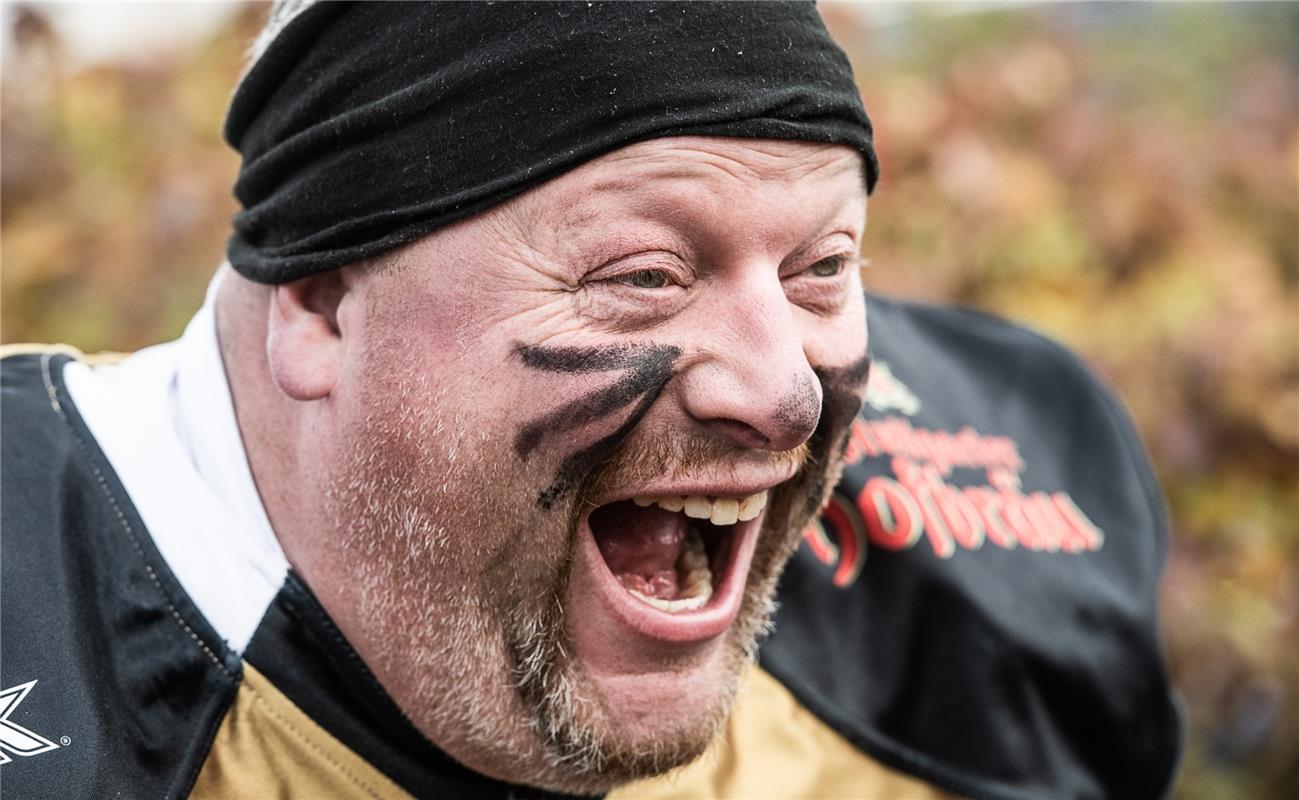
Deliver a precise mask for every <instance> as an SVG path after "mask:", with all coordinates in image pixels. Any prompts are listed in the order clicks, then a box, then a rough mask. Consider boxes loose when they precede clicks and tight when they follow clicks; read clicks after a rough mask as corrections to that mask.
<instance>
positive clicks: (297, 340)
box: [266, 269, 348, 401]
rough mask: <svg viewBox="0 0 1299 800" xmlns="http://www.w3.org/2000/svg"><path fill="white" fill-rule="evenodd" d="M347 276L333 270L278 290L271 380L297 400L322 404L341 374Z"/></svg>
mask: <svg viewBox="0 0 1299 800" xmlns="http://www.w3.org/2000/svg"><path fill="white" fill-rule="evenodd" d="M342 273H343V270H338V269H334V270H329V271H327V272H322V273H320V274H319V275H312V276H310V277H306V278H300V279H299V280H296V281H293V282H292V283H285V284H281V285H279V286H276V287H275V288H274V289H273V290H272V292H271V303H270V319H269V320H268V321H267V328H266V358H267V362H268V364H269V366H270V370H271V378H272V379H273V380H274V381H275V384H276V385H277V386H278V387H279V388H280V391H282V392H284V394H286V395H288V396H289V397H291V398H292V399H294V400H301V401H307V400H320V399H322V398H325V397H328V396H329V395H330V393H332V392H333V390H334V385H335V383H336V382H337V380H338V376H339V373H340V371H341V370H342V358H343V352H344V350H343V334H342V331H341V329H340V327H339V324H338V319H339V315H338V311H339V306H340V305H341V304H342V302H343V299H344V298H345V297H346V296H347V291H348V287H347V284H346V282H345V280H344V276H343V274H342Z"/></svg>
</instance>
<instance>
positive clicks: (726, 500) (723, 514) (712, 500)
mask: <svg viewBox="0 0 1299 800" xmlns="http://www.w3.org/2000/svg"><path fill="white" fill-rule="evenodd" d="M632 501H633V502H635V503H636V505H638V506H641V507H642V508H644V507H646V506H658V507H659V508H662V509H666V510H668V511H685V512H686V516H687V517H690V518H691V519H706V520H708V521H709V522H711V523H713V524H714V525H734V524H735V523H736V522H737V521H738V522H747V521H749V520H751V519H753V518H754V517H756V516H758V514H760V513H762V509H763V508H765V507H766V505H767V492H766V490H763V491H761V492H758V493H757V494H751V495H749V496H748V497H744V498H741V499H739V500H737V499H735V498H734V497H705V496H703V495H699V494H688V495H684V496H683V495H676V494H674V495H668V496H667V497H652V496H646V497H633V498H632Z"/></svg>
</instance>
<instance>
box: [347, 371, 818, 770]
mask: <svg viewBox="0 0 1299 800" xmlns="http://www.w3.org/2000/svg"><path fill="white" fill-rule="evenodd" d="M432 394H433V393H432V392H431V391H430V390H429V387H428V386H426V385H425V380H424V376H418V377H416V378H414V379H411V380H409V381H407V382H406V385H404V386H402V387H401V390H400V391H393V390H392V388H391V387H390V389H389V390H388V391H384V392H380V393H378V394H376V396H375V397H374V398H373V402H374V405H373V406H372V408H373V413H372V414H370V415H369V416H368V417H367V421H366V423H365V424H364V425H363V426H360V430H359V432H358V433H359V435H358V436H357V437H356V439H355V441H354V442H352V443H351V445H350V446H349V447H348V448H347V449H346V450H345V452H344V453H343V454H341V455H342V457H341V458H339V459H338V460H336V461H335V463H336V464H338V465H339V466H340V467H341V468H340V469H337V470H336V471H334V472H333V474H332V475H330V476H329V477H328V478H327V481H328V484H329V485H328V486H327V488H326V492H325V496H326V503H327V506H328V511H329V513H330V514H331V516H332V519H333V520H335V522H336V540H337V542H338V545H339V558H340V561H341V563H342V564H344V565H346V569H348V570H350V571H351V573H352V579H353V586H352V589H351V597H350V602H351V603H352V604H353V609H354V617H355V618H356V619H357V620H359V624H358V625H357V628H358V631H357V632H356V635H357V636H364V639H365V642H364V646H358V650H361V651H362V655H363V657H364V658H365V660H366V661H367V663H368V664H369V666H370V667H371V669H372V671H373V672H374V673H375V674H376V676H377V677H378V678H379V680H380V682H381V683H383V684H384V685H385V687H386V688H388V690H389V691H390V693H392V694H393V696H394V699H395V700H396V701H397V703H398V705H399V706H400V707H401V708H402V709H403V711H405V713H406V714H407V716H408V717H409V718H410V720H411V721H412V722H413V723H414V724H415V726H416V727H417V728H419V729H420V730H421V732H422V733H424V734H425V735H426V736H428V737H429V738H430V739H431V740H432V741H434V742H435V743H437V744H439V745H440V746H442V747H443V749H445V750H446V751H447V752H448V753H450V754H451V755H452V756H453V757H455V758H457V760H460V761H462V762H463V763H465V764H467V765H468V766H471V767H474V768H476V769H478V770H479V771H481V772H485V773H487V774H492V775H495V776H496V777H499V778H502V779H505V780H508V781H509V782H512V783H522V784H528V785H534V786H541V787H545V788H548V789H553V790H560V791H569V792H601V791H607V790H608V789H610V788H612V787H613V786H616V785H619V784H622V783H626V782H629V781H632V780H636V779H640V778H644V777H649V776H653V775H658V774H661V773H663V772H666V771H669V770H671V769H673V768H676V767H679V766H682V765H684V764H687V763H689V762H691V761H693V760H694V759H695V758H697V757H698V756H699V755H700V754H702V753H703V752H704V750H705V749H707V747H708V745H709V744H710V743H711V742H712V741H713V740H714V739H715V738H716V736H717V734H718V732H719V731H720V730H721V728H722V727H723V725H724V724H725V722H726V719H727V717H728V716H729V713H730V708H731V705H732V702H733V700H734V697H735V695H736V691H737V689H738V686H739V683H740V678H741V674H742V672H743V670H744V669H745V667H746V666H747V665H749V664H751V663H752V662H753V661H754V659H755V655H756V651H757V644H758V641H759V640H760V639H761V638H762V636H764V635H765V634H766V633H767V632H768V630H769V628H770V618H771V614H772V612H773V611H774V608H775V604H774V601H773V597H774V594H775V587H776V583H777V580H778V578H779V575H780V572H781V570H782V569H783V567H784V564H785V562H786V561H787V559H788V558H789V556H790V555H791V554H792V553H793V551H794V549H795V548H796V547H797V545H798V542H799V539H800V534H801V532H802V530H803V528H804V527H805V526H806V524H807V523H808V521H809V520H810V519H811V516H812V515H813V514H815V513H816V511H817V510H818V509H819V508H820V506H821V504H822V502H823V501H824V500H825V497H826V496H827V495H828V493H829V491H830V489H831V488H833V486H834V483H835V481H836V480H837V478H838V469H837V468H838V467H839V466H840V465H841V463H842V460H841V458H839V457H838V455H839V453H841V451H842V442H838V443H834V442H831V441H829V440H830V438H835V439H839V438H841V437H828V436H824V435H823V434H821V433H820V432H818V434H817V436H816V437H814V441H813V442H812V446H813V450H812V457H811V458H810V459H809V461H808V462H807V465H806V466H805V468H804V469H803V470H802V472H800V474H799V475H798V476H797V477H796V478H795V479H793V480H792V481H789V482H787V483H786V484H784V485H782V486H780V487H778V488H777V489H776V490H775V491H774V492H773V494H772V498H771V502H770V503H769V504H768V508H767V511H766V515H765V521H764V524H763V530H762V534H761V535H760V537H759V539H758V542H757V545H756V549H755V552H754V555H753V560H752V565H751V567H750V572H749V580H748V584H747V586H746V590H745V594H744V597H743V600H742V603H741V609H740V613H739V616H738V618H737V620H736V622H735V623H734V624H733V625H732V627H731V629H730V630H729V631H728V632H727V634H726V636H727V642H726V644H725V648H724V654H723V659H724V668H723V670H722V673H723V674H724V675H725V676H726V677H725V681H724V682H723V685H720V686H718V689H717V691H716V692H715V693H714V695H713V696H712V697H710V698H700V705H699V707H698V708H699V712H698V715H697V716H695V717H693V718H692V719H688V720H680V721H679V724H678V725H676V726H675V727H673V728H672V729H671V732H670V733H669V734H667V735H660V736H655V737H654V738H650V739H645V738H643V737H642V738H640V739H637V738H634V737H630V736H628V735H627V734H626V733H625V731H624V730H622V729H621V726H620V725H619V724H618V720H617V719H616V718H614V717H613V715H612V714H611V713H610V712H609V710H608V709H606V708H605V707H604V706H603V705H602V703H601V701H600V698H599V696H598V694H597V692H596V691H595V690H594V689H593V687H592V686H591V683H590V681H589V679H588V678H587V677H586V675H585V674H584V670H583V667H582V664H581V662H580V660H579V659H577V658H575V657H574V656H575V653H574V648H573V646H572V643H571V641H570V639H569V637H568V635H567V632H566V620H565V616H566V614H565V608H564V606H563V604H562V598H563V597H564V596H565V589H566V588H567V584H568V580H569V575H570V571H571V569H572V566H573V562H574V559H575V557H576V552H577V535H578V534H577V530H578V521H579V518H580V513H581V511H582V509H581V504H580V503H579V502H578V501H577V500H573V501H571V502H570V503H569V504H568V508H567V509H560V510H556V511H550V512H547V511H542V510H540V509H538V508H537V507H536V505H535V504H534V502H533V500H534V498H535V496H536V491H537V490H536V487H535V486H533V485H531V484H530V483H528V481H527V480H526V478H524V479H522V480H521V477H520V476H521V475H524V474H525V473H523V472H522V471H521V470H520V469H519V465H518V462H517V460H516V458H515V456H514V454H513V453H512V452H510V451H509V450H508V448H506V447H504V446H502V443H503V440H504V438H506V437H501V436H489V435H487V434H485V433H482V432H479V433H474V431H475V430H476V429H475V428H473V427H472V426H471V425H470V423H469V421H468V420H466V419H461V418H457V417H454V416H447V415H446V414H445V412H441V411H433V410H430V409H445V408H447V405H446V404H445V403H442V402H440V400H439V399H437V398H435V399H434V402H430V403H428V404H427V405H426V406H424V407H423V410H420V409H416V408H415V407H414V406H413V405H412V404H410V403H408V402H406V401H405V398H412V397H414V398H421V397H422V398H427V397H431V396H432ZM817 439H820V440H821V441H817ZM635 458H636V456H635V454H634V452H633V451H631V450H630V449H629V448H623V449H621V450H620V452H619V453H616V454H615V455H614V456H613V457H612V459H611V460H610V462H608V463H607V464H606V465H605V467H604V468H602V469H601V471H600V473H601V474H594V475H592V476H589V478H588V481H587V486H590V485H591V484H593V483H596V482H598V481H599V480H600V479H601V476H602V475H604V476H607V475H609V474H619V473H625V472H627V471H628V470H627V466H628V465H627V463H626V461H627V460H628V459H633V460H634V459H635ZM632 471H634V469H633V470H632ZM543 485H544V482H543ZM466 487H472V489H468V490H466ZM582 496H583V492H581V491H579V492H577V493H576V497H577V498H580V497H582ZM345 633H348V635H349V638H353V643H354V644H358V645H360V644H361V643H359V642H357V641H356V638H355V637H354V634H353V632H351V631H345Z"/></svg>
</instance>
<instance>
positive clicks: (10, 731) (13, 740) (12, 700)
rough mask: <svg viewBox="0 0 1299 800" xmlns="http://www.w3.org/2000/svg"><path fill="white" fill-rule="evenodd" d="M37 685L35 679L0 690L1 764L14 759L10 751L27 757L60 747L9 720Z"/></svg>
mask: <svg viewBox="0 0 1299 800" xmlns="http://www.w3.org/2000/svg"><path fill="white" fill-rule="evenodd" d="M35 685H36V681H34V680H33V681H28V682H27V683H21V684H19V685H17V686H15V687H13V688H12V689H5V690H4V691H3V692H0V764H8V763H9V762H10V761H12V760H13V758H12V757H11V756H10V755H9V754H10V753H12V754H13V755H16V756H23V757H26V756H34V755H38V754H40V753H47V752H49V751H50V750H57V749H58V747H59V746H58V745H57V744H55V743H54V742H51V741H50V740H49V739H46V738H45V737H44V736H41V735H40V734H38V733H33V732H32V731H29V730H27V729H26V728H24V727H23V726H21V725H19V724H18V723H16V722H11V721H10V720H9V715H10V714H12V713H13V712H14V710H15V709H17V708H18V706H19V705H21V704H22V702H23V699H24V698H26V697H27V694H28V692H30V691H31V690H32V687H33V686H35Z"/></svg>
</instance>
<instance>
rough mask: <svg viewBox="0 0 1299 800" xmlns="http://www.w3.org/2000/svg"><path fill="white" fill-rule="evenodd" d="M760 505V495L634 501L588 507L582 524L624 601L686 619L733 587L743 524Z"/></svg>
mask: <svg viewBox="0 0 1299 800" xmlns="http://www.w3.org/2000/svg"><path fill="white" fill-rule="evenodd" d="M766 503H767V492H766V491H761V492H758V493H756V494H752V495H747V496H745V497H713V496H705V495H685V496H682V495H669V496H666V497H660V496H644V497H635V498H632V499H629V500H621V501H618V502H614V503H609V504H608V505H604V506H601V507H599V508H597V509H595V510H594V511H592V512H591V515H590V518H589V525H590V530H591V535H592V538H593V539H594V541H595V545H596V548H597V549H598V551H599V554H600V557H601V558H602V559H603V561H604V566H605V567H607V568H608V571H609V573H610V574H611V575H612V577H613V578H614V580H616V582H617V583H618V584H619V585H620V586H621V587H622V589H623V590H625V592H626V593H627V594H628V595H629V596H630V597H632V598H635V600H636V601H638V602H639V603H643V604H644V605H646V606H650V607H652V608H654V609H657V610H658V611H661V612H666V613H668V614H672V615H686V614H690V613H691V612H697V611H700V610H702V609H705V608H707V607H709V606H710V604H713V601H714V600H715V599H716V598H717V597H718V596H719V595H721V594H722V593H723V592H722V589H723V588H724V587H727V586H729V585H731V584H733V583H734V574H735V573H736V572H737V569H736V567H737V566H739V565H738V564H737V560H738V559H737V556H738V555H739V554H740V550H741V547H740V545H741V544H742V540H743V539H745V538H750V537H746V536H745V534H747V533H750V532H751V531H752V530H753V528H754V526H753V525H749V524H747V523H750V522H752V521H753V520H755V519H757V518H758V517H759V516H760V515H761V514H762V510H763V508H764V507H765V506H766ZM745 561H746V562H747V559H745ZM745 566H746V568H747V563H746V564H745ZM740 577H741V578H742V577H743V576H740ZM729 594H734V592H730V593H729Z"/></svg>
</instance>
